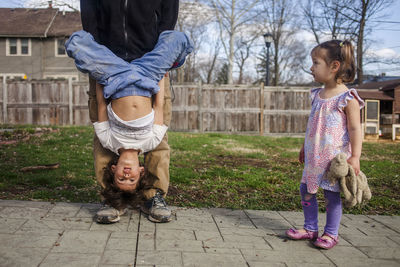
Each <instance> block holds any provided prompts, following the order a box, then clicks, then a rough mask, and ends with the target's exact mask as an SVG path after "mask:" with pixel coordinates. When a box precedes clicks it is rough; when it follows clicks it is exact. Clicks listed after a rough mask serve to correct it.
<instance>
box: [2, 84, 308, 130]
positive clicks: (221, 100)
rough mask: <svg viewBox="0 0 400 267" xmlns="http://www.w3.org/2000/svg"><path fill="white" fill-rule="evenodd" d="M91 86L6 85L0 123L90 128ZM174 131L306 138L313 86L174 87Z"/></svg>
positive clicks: (194, 85)
mask: <svg viewBox="0 0 400 267" xmlns="http://www.w3.org/2000/svg"><path fill="white" fill-rule="evenodd" d="M87 91H88V84H87V83H79V82H72V81H71V80H70V81H7V82H5V81H3V82H2V83H1V84H0V104H1V110H0V123H6V124H36V125H89V124H90V121H89V115H88V107H87V100H88V95H87ZM172 99H173V103H172V122H171V126H170V129H171V130H173V131H191V132H232V133H250V134H262V135H275V134H276V135H302V134H304V132H305V130H306V123H307V117H308V114H309V112H310V100H309V89H308V88H283V87H266V88H264V87H263V85H261V86H258V87H257V86H243V85H242V86H235V85H231V86H226V85H224V86H216V85H202V84H190V85H173V90H172Z"/></svg>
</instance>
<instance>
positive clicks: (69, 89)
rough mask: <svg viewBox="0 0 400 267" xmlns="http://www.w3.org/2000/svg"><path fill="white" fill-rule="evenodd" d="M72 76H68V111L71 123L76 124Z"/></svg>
mask: <svg viewBox="0 0 400 267" xmlns="http://www.w3.org/2000/svg"><path fill="white" fill-rule="evenodd" d="M72 98H73V94H72V77H69V78H68V113H69V125H73V124H74V110H73V103H72V100H73V99H72Z"/></svg>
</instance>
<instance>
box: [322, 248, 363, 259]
mask: <svg viewBox="0 0 400 267" xmlns="http://www.w3.org/2000/svg"><path fill="white" fill-rule="evenodd" d="M321 252H322V253H323V254H324V255H325V256H327V257H328V258H329V259H330V260H332V261H334V259H336V258H344V259H352V261H353V260H354V261H358V260H359V259H367V258H368V256H367V255H366V254H365V253H363V252H361V251H360V250H358V249H357V248H354V247H339V246H336V247H334V248H333V249H329V250H323V249H322V250H321Z"/></svg>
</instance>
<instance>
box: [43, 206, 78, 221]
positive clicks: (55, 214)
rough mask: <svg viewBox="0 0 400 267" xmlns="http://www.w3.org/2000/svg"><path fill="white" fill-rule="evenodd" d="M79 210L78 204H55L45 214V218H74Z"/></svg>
mask: <svg viewBox="0 0 400 267" xmlns="http://www.w3.org/2000/svg"><path fill="white" fill-rule="evenodd" d="M80 209H81V205H80V204H75V203H56V204H55V206H54V207H53V208H52V209H51V210H50V211H49V212H48V213H47V214H46V216H45V218H60V217H67V218H68V217H75V216H76V215H77V213H78V212H79V210H80Z"/></svg>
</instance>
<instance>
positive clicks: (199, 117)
mask: <svg viewBox="0 0 400 267" xmlns="http://www.w3.org/2000/svg"><path fill="white" fill-rule="evenodd" d="M202 104H203V83H202V82H201V81H199V83H198V85H197V122H198V125H197V128H198V129H199V132H201V133H202V132H203V113H202V111H201V105H202Z"/></svg>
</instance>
